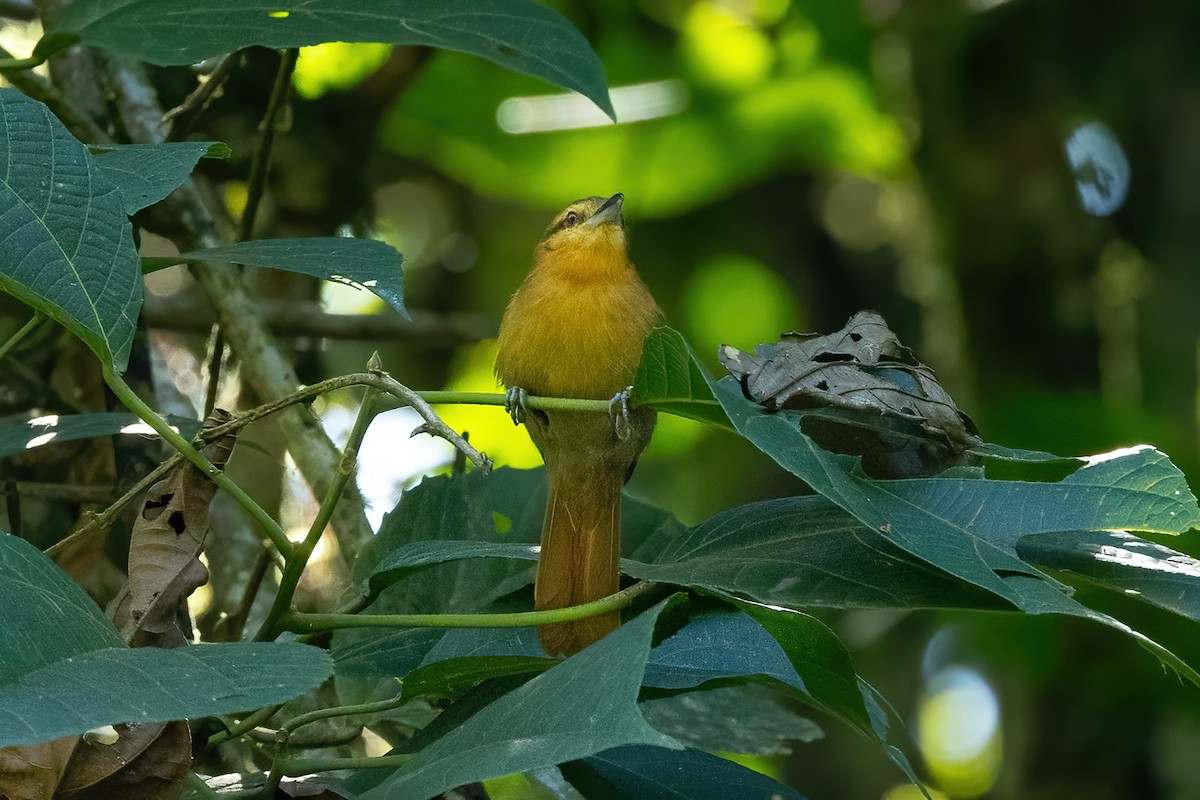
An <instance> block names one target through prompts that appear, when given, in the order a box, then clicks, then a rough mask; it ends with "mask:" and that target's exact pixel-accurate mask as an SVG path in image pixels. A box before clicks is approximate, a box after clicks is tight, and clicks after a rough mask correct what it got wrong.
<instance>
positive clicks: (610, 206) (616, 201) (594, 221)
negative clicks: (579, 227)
mask: <svg viewBox="0 0 1200 800" xmlns="http://www.w3.org/2000/svg"><path fill="white" fill-rule="evenodd" d="M624 204H625V195H623V194H621V193H620V192H617V193H616V194H614V195H613V196H612V197H610V198H608V199H607V200H605V201H604V205H602V206H600V209H599V210H598V211H596V213H595V214H592V216H591V217H589V218H588V221H587V223H586V224H587V226H588V227H590V228H596V227H599V226H601V225H603V224H605V223H606V222H615V223H617V224H618V225H619V224H620V223H621V206H622V205H624Z"/></svg>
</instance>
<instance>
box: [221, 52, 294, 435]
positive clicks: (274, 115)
mask: <svg viewBox="0 0 1200 800" xmlns="http://www.w3.org/2000/svg"><path fill="white" fill-rule="evenodd" d="M297 53H299V51H298V50H296V49H295V48H289V49H287V50H284V51H283V54H282V57H281V59H280V61H279V69H278V70H277V71H276V72H275V84H274V85H273V86H272V87H271V96H270V98H268V100H267V110H266V113H264V114H263V119H262V122H260V123H259V130H258V133H259V135H258V145H257V146H256V147H255V148H254V155H253V156H252V157H251V159H250V176H249V178H248V179H247V191H246V207H245V209H243V211H242V219H241V222H240V223H239V225H238V241H239V242H245V241H249V240H250V238H251V237H253V236H254V222H255V220H256V219H257V218H258V209H259V206H260V205H261V203H262V198H263V192H264V191H265V190H266V183H267V170H268V168H269V167H270V166H271V149H272V147H273V146H274V144H275V132H276V130H278V123H279V111H280V109H281V108H282V106H283V97H284V95H285V94H287V90H288V87H289V86H290V85H291V80H292V72H293V71H295V69H296V55H297ZM236 269H239V270H240V267H238V268H236ZM224 354H225V332H224V330H222V328H221V326H220V324H219V323H218V324H215V325H213V332H212V346H211V348H210V350H209V354H208V387H207V389H206V390H205V394H204V415H205V416H208V415H209V414H211V413H212V410H213V408H214V407H216V404H217V385H218V384H219V383H220V381H221V365H222V362H223V361H224Z"/></svg>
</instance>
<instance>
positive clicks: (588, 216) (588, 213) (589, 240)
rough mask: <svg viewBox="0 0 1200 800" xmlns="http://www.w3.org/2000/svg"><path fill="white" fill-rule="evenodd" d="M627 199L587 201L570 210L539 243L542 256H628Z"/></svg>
mask: <svg viewBox="0 0 1200 800" xmlns="http://www.w3.org/2000/svg"><path fill="white" fill-rule="evenodd" d="M624 203H625V195H623V194H621V193H620V192H618V193H617V194H614V195H613V196H612V197H585V198H584V199H582V200H576V201H575V202H574V203H571V205H569V206H567V207H566V208H565V209H563V210H562V211H561V212H559V214H558V216H556V217H555V218H554V221H553V222H551V223H550V227H549V228H547V229H546V233H545V234H544V235H543V236H542V241H541V242H539V243H538V248H537V249H538V252H539V254H543V255H546V254H550V253H553V254H554V255H555V256H560V255H567V254H568V253H571V254H572V255H575V254H578V255H584V254H590V255H592V256H593V257H600V258H603V257H605V256H610V255H617V254H620V255H621V256H622V257H623V256H624V255H625V252H626V249H625V246H626V243H625V217H624V215H623V214H622V213H621V207H622V206H623V205H624Z"/></svg>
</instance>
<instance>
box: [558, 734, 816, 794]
mask: <svg viewBox="0 0 1200 800" xmlns="http://www.w3.org/2000/svg"><path fill="white" fill-rule="evenodd" d="M563 775H564V776H565V777H566V778H567V780H568V781H570V782H571V784H572V785H573V786H575V788H576V789H578V790H579V791H580V792H582V793H583V794H584V795H585V796H586V797H604V798H609V800H728V798H746V799H747V800H752V799H753V798H761V800H804V796H803V795H801V794H800V793H799V792H797V791H796V790H795V789H793V788H791V787H790V786H786V785H784V784H782V783H780V782H779V781H777V780H775V779H774V778H769V777H767V776H766V775H763V774H761V773H758V772H755V771H754V770H752V769H747V768H746V767H743V766H742V765H740V764H735V763H734V762H732V761H729V760H727V759H724V758H721V757H719V756H714V755H711V754H709V753H705V752H703V751H700V750H693V749H692V748H688V749H686V750H665V749H663V748H661V747H640V746H631V747H617V748H613V749H612V750H605V751H604V752H603V753H600V754H599V755H595V756H592V757H591V758H588V759H585V760H584V761H582V762H577V763H572V764H568V765H566V766H564V768H563Z"/></svg>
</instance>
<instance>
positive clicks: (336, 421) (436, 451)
mask: <svg viewBox="0 0 1200 800" xmlns="http://www.w3.org/2000/svg"><path fill="white" fill-rule="evenodd" d="M357 413H358V409H357V408H347V407H345V406H333V407H331V408H329V410H328V411H326V412H325V413H324V414H323V415H322V417H321V420H322V424H323V425H324V427H325V430H326V431H327V432H328V433H329V436H330V438H332V439H333V440H334V441H335V442H337V443H338V445H339V446H342V445H344V444H345V441H346V438H347V436H348V435H349V433H350V429H351V427H352V426H353V425H354V417H355V415H356V414H357ZM421 422H422V420H421V417H420V415H418V414H417V412H415V411H413V410H412V409H411V408H397V409H393V410H392V411H385V412H384V413H382V414H380V415H378V416H377V417H375V419H374V420H373V421H372V422H371V427H370V428H368V429H367V435H366V437H364V439H363V442H362V445H361V446H360V447H359V451H358V475H357V478H358V490H359V491H360V492H361V493H362V496H363V500H364V501H365V503H366V512H367V520H368V521H369V522H370V524H371V527H372V528H373V529H375V530H378V529H379V525H380V524H381V523H382V522H383V515H384V514H386V513H388V512H389V511H391V510H392V509H393V508H395V507H396V504H397V503H398V502H400V496H401V495H402V494H403V492H404V490H405V489H406V488H408V487H409V486H412V485H413V484H416V483H419V482H420V480H421V479H422V478H424V477H425V476H427V475H433V474H434V473H436V472H439V471H441V470H443V469H445V468H446V466H447V465H449V464H450V463H451V461H453V460H454V450H453V448H452V447H451V446H450V444H449V443H448V442H446V441H445V440H443V439H439V438H436V437H433V436H427V435H423V434H422V435H418V436H412V437H410V434H411V433H412V431H413V429H414V428H416V427H417V426H418V425H420V424H421Z"/></svg>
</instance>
